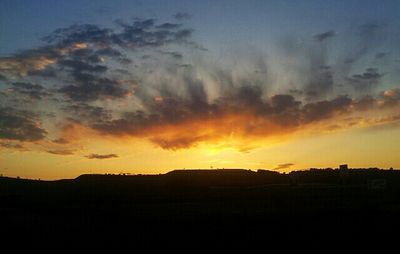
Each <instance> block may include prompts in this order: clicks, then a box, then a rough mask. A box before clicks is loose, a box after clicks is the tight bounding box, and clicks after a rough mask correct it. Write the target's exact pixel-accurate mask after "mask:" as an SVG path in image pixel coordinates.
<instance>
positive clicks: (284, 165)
mask: <svg viewBox="0 0 400 254" xmlns="http://www.w3.org/2000/svg"><path fill="white" fill-rule="evenodd" d="M292 166H294V164H293V163H284V164H279V165H278V166H277V167H275V168H274V170H280V169H287V168H290V167H292Z"/></svg>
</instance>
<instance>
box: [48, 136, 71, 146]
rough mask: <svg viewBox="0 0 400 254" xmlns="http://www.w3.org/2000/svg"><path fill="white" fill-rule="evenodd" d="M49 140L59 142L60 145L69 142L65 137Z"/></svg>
mask: <svg viewBox="0 0 400 254" xmlns="http://www.w3.org/2000/svg"><path fill="white" fill-rule="evenodd" d="M51 142H53V143H56V144H60V145H65V144H68V143H69V141H68V140H66V139H65V138H58V139H53V140H52V141H51Z"/></svg>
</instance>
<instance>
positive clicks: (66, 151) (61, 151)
mask: <svg viewBox="0 0 400 254" xmlns="http://www.w3.org/2000/svg"><path fill="white" fill-rule="evenodd" d="M46 152H48V153H51V154H55V155H73V154H74V153H75V150H70V149H55V150H47V151H46Z"/></svg>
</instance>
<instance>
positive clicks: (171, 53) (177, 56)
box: [159, 50, 183, 60]
mask: <svg viewBox="0 0 400 254" xmlns="http://www.w3.org/2000/svg"><path fill="white" fill-rule="evenodd" d="M159 52H160V53H161V54H162V55H168V56H170V57H172V58H175V59H179V60H180V59H182V58H183V55H182V54H181V53H179V52H175V51H162V50H160V51H159Z"/></svg>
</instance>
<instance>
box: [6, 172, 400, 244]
mask: <svg viewBox="0 0 400 254" xmlns="http://www.w3.org/2000/svg"><path fill="white" fill-rule="evenodd" d="M399 215H400V171H399V170H382V169H377V168H369V169H347V167H340V169H310V170H306V171H293V172H291V173H287V174H282V173H278V172H275V171H269V170H257V171H250V170H244V169H216V170H202V169H199V170H174V171H171V172H169V173H166V174H160V175H122V174H121V175H113V174H105V175H99V174H86V175H81V176H79V177H77V178H75V179H65V180H56V181H41V180H28V179H17V178H9V177H0V216H1V221H2V222H1V228H2V231H3V233H5V234H6V235H7V236H8V237H10V238H15V239H20V238H21V237H25V238H27V239H30V240H32V241H34V242H37V241H42V242H43V241H45V242H47V244H49V243H50V242H52V243H54V242H57V243H66V244H67V243H68V242H69V241H73V242H81V243H82V242H84V243H86V244H88V243H89V245H90V243H91V242H92V241H95V242H96V243H95V245H96V246H102V244H105V243H110V242H113V243H116V244H117V245H118V244H123V243H126V242H129V244H131V245H129V246H130V247H132V248H133V247H138V246H139V245H140V246H142V247H143V246H146V248H150V249H151V248H153V247H157V245H156V244H154V243H162V244H163V246H170V247H171V246H175V247H176V246H181V247H182V246H186V245H190V246H192V247H193V246H198V247H200V246H202V245H204V244H207V243H217V244H220V245H224V244H226V243H227V242H230V244H232V242H233V243H235V242H236V244H240V243H244V242H251V241H256V242H257V241H261V242H262V241H268V240H271V239H287V241H295V240H296V239H297V240H298V239H308V240H311V241H317V242H320V241H328V242H329V241H331V240H330V239H335V238H340V241H348V240H350V239H353V240H354V237H360V236H362V237H363V239H364V240H366V239H374V240H375V239H376V237H378V236H379V237H385V238H390V237H395V236H396V234H393V232H396V231H398V228H399V226H400V220H399ZM72 239H73V240H72ZM353 240H351V241H353ZM332 241H337V240H332ZM232 246H234V245H232ZM232 246H231V247H232ZM196 248H197V247H196Z"/></svg>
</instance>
